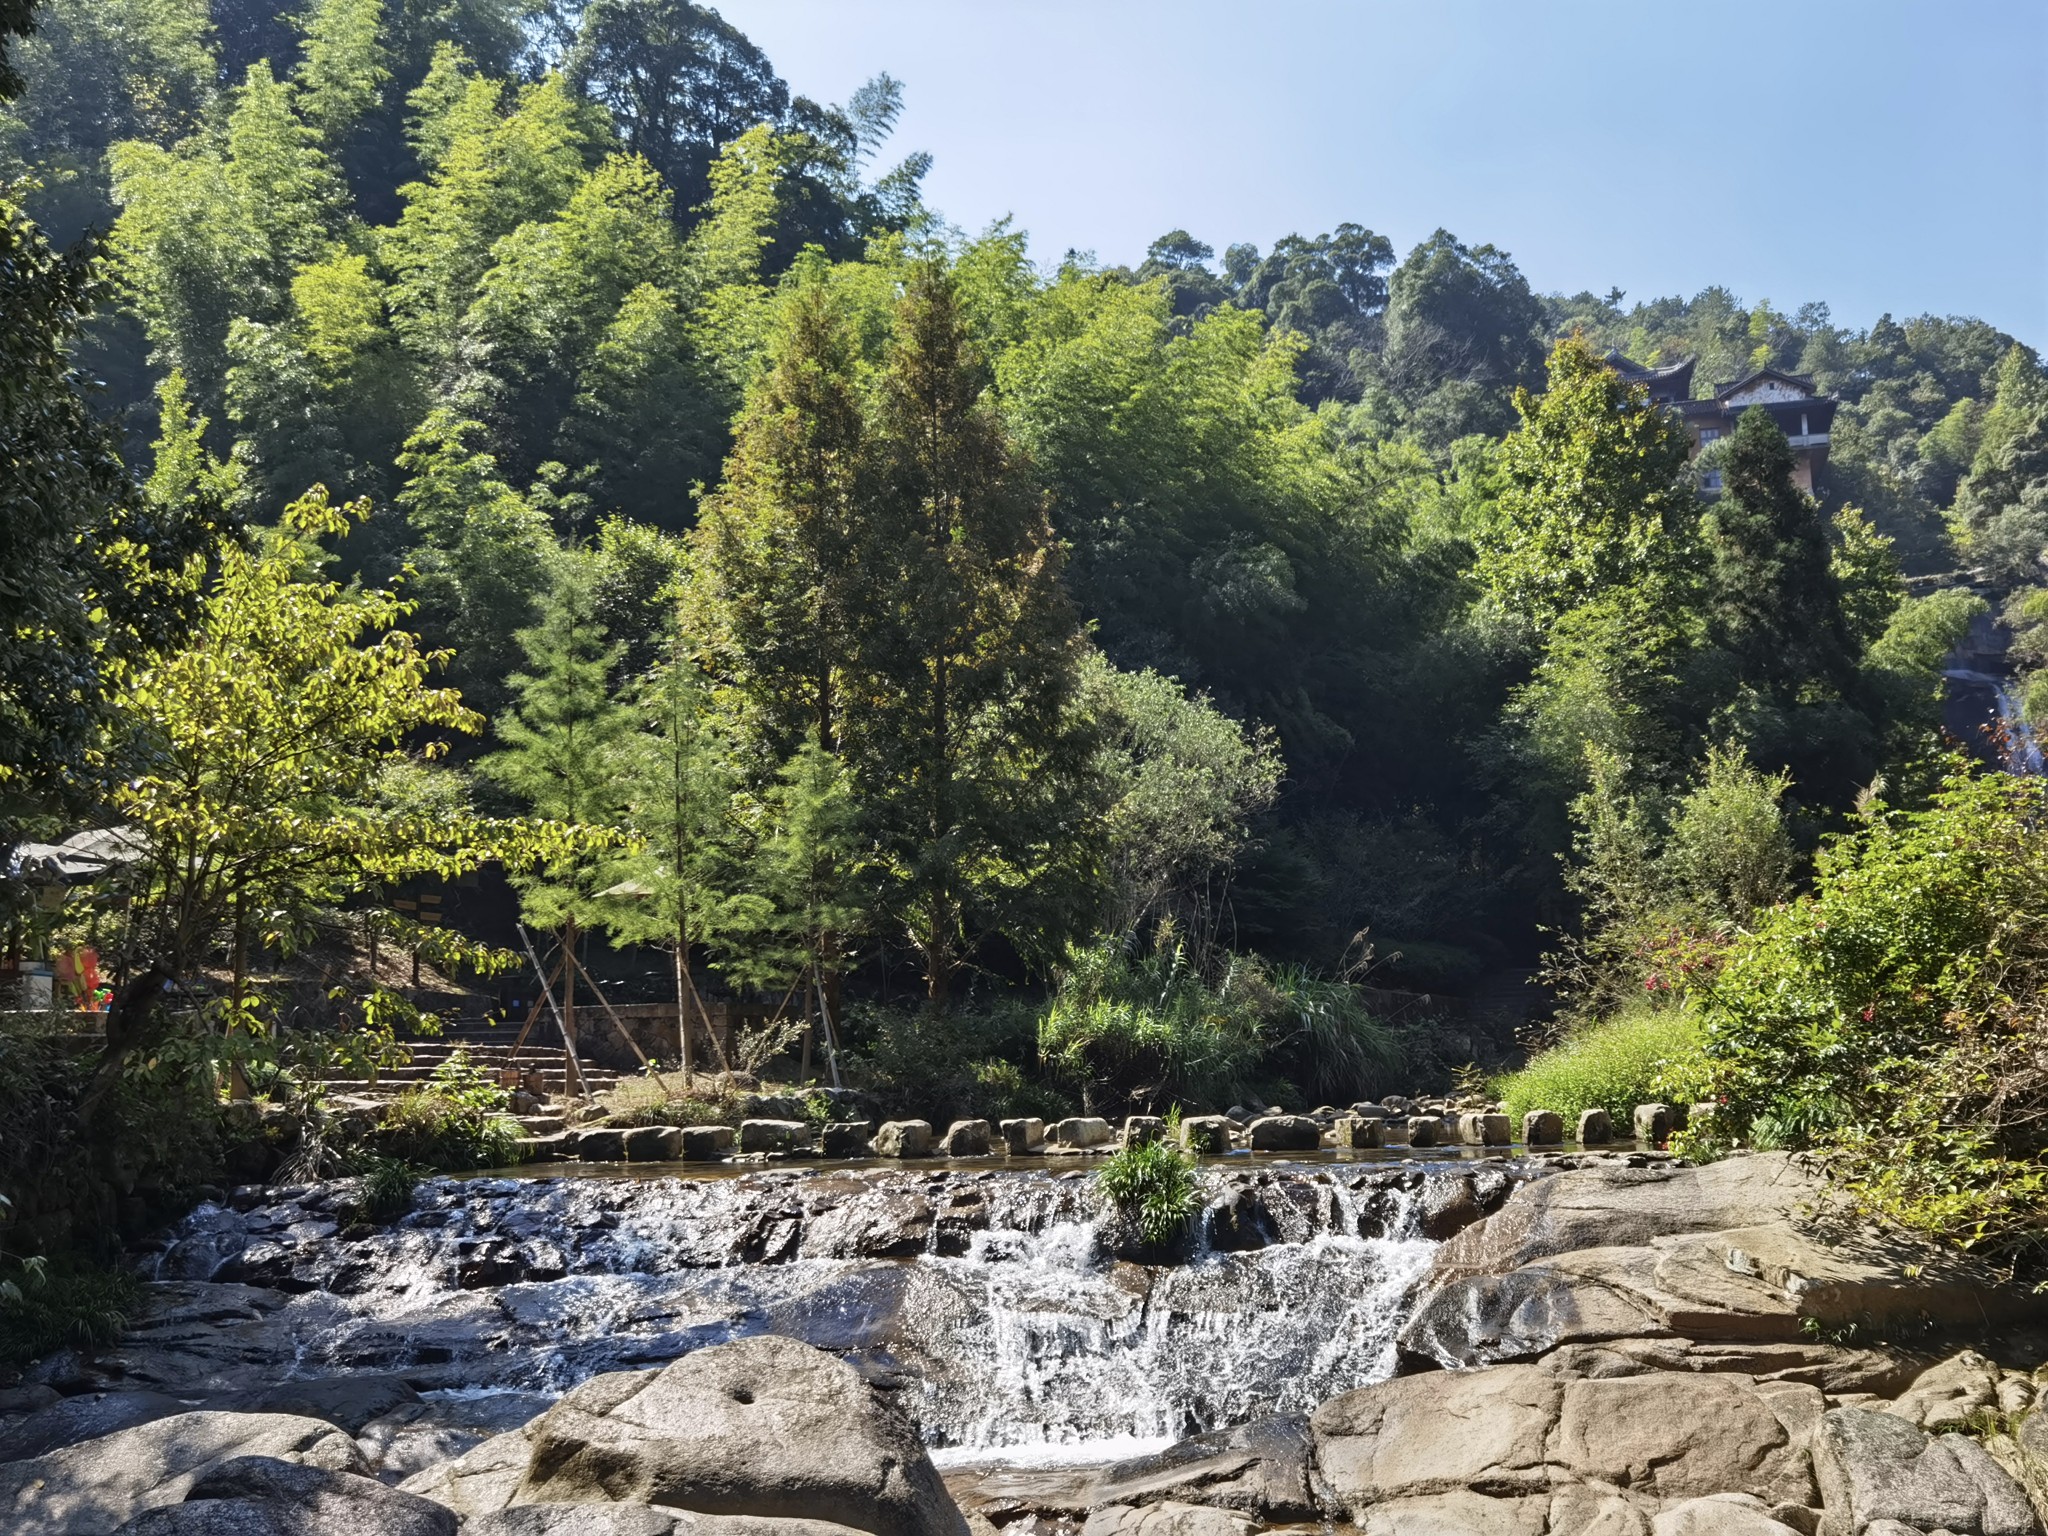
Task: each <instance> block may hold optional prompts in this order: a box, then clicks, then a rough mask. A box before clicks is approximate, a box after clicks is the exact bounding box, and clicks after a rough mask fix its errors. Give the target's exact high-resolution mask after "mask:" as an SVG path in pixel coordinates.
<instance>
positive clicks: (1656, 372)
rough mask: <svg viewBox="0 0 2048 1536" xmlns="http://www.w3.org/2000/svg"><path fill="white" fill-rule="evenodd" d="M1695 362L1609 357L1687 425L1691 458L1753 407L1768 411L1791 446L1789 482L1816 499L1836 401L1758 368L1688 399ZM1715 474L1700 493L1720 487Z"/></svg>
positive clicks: (1807, 384)
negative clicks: (1651, 363) (1649, 363)
mask: <svg viewBox="0 0 2048 1536" xmlns="http://www.w3.org/2000/svg"><path fill="white" fill-rule="evenodd" d="M1696 361H1698V360H1697V359H1696V358H1690V357H1688V358H1683V359H1681V360H1680V361H1678V362H1675V363H1669V364H1667V365H1665V366H1664V367H1662V368H1645V367H1644V366H1642V364H1640V363H1634V362H1631V361H1629V359H1627V358H1625V357H1623V356H1622V355H1621V354H1620V353H1619V352H1610V353H1608V354H1607V363H1608V366H1609V367H1611V368H1613V369H1614V371H1615V372H1616V373H1618V374H1620V375H1621V376H1622V377H1623V378H1624V379H1627V380H1628V381H1629V382H1630V383H1631V384H1640V385H1642V386H1643V388H1644V389H1645V390H1647V391H1648V392H1649V396H1650V401H1651V403H1652V404H1653V405H1662V406H1665V407H1668V408H1669V409H1670V410H1671V411H1672V412H1673V413H1674V414H1675V415H1676V416H1677V417H1678V419H1679V420H1680V421H1681V422H1683V423H1684V424H1685V429H1686V432H1687V433H1688V435H1690V436H1691V438H1692V451H1693V454H1694V456H1695V457H1697V456H1698V454H1699V451H1700V450H1701V449H1702V448H1704V447H1706V446H1707V445H1708V444H1709V443H1712V442H1715V441H1717V440H1719V439H1720V438H1722V437H1725V436H1727V435H1728V434H1729V433H1730V432H1733V431H1734V430H1735V421H1736V418H1737V417H1739V416H1740V415H1741V414H1742V413H1743V412H1744V411H1746V410H1748V409H1749V408H1750V407H1751V406H1752V405H1760V406H1762V407H1763V408H1764V409H1765V410H1767V411H1769V412H1770V413H1771V418H1772V419H1773V420H1774V421H1776V422H1777V424H1778V426H1779V428H1780V429H1781V430H1782V431H1783V432H1784V434H1785V438H1786V440H1787V441H1788V442H1790V443H1791V444H1792V458H1793V464H1792V481H1793V483H1794V484H1795V485H1797V486H1798V487H1799V489H1801V490H1802V491H1804V492H1806V493H1807V495H1809V496H1811V495H1815V494H1817V493H1816V489H1815V488H1816V487H1817V486H1818V485H1819V483H1820V474H1821V471H1822V470H1823V469H1824V468H1826V466H1827V462H1828V429H1829V428H1830V427H1831V426H1833V424H1834V420H1835V404H1836V402H1835V399H1834V397H1833V396H1831V395H1823V394H1819V393H1816V392H1815V390H1814V387H1813V380H1811V379H1809V378H1804V377H1802V376H1801V375H1799V374H1796V373H1780V372H1778V370H1777V369H1775V368H1759V369H1757V370H1756V371H1755V372H1754V373H1751V374H1749V375H1747V376H1746V377H1743V378H1740V379H1736V380H1735V381H1734V382H1732V383H1728V384H1717V385H1715V386H1714V392H1713V394H1711V395H1709V396H1708V397H1707V398H1705V399H1703V400H1695V399H1693V397H1692V370H1693V364H1694V363H1695V362H1696ZM1720 482H1721V476H1720V474H1719V472H1718V471H1712V470H1710V471H1708V473H1707V476H1706V479H1705V480H1704V481H1703V482H1702V489H1704V490H1706V491H1707V492H1708V493H1709V494H1712V493H1714V492H1716V491H1718V490H1720V489H1721V484H1720Z"/></svg>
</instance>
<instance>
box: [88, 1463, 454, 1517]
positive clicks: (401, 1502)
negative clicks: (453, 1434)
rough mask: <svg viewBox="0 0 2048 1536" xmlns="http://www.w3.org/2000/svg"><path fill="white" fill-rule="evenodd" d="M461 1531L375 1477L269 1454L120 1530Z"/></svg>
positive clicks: (211, 1476) (232, 1466) (435, 1508)
mask: <svg viewBox="0 0 2048 1536" xmlns="http://www.w3.org/2000/svg"><path fill="white" fill-rule="evenodd" d="M371 1531H374V1532H376V1533H377V1536H455V1531H456V1522H455V1516H454V1514H453V1513H452V1512H450V1511H449V1510H447V1509H444V1508H442V1506H440V1505H439V1504H436V1503H434V1502H432V1501H431V1500H428V1499H423V1498H420V1497H419V1496H418V1495H416V1494H410V1493H401V1492H399V1491H398V1490H397V1489H396V1488H387V1487H386V1486H385V1485H384V1484H382V1483H380V1482H378V1481H377V1480H376V1479H374V1478H369V1477H361V1476H358V1475H356V1474H355V1473H352V1472H337V1471H330V1470H328V1469H326V1468H323V1467H309V1466H300V1465H295V1464H293V1463H291V1462H286V1461H279V1460H276V1459H274V1458H272V1457H268V1456H239V1457H236V1458H234V1459H232V1460H229V1461H225V1462H222V1463H221V1464H220V1465H218V1466H216V1467H214V1468H212V1469H211V1470H210V1471H208V1472H207V1473H206V1474H205V1475H203V1476H202V1477H200V1478H199V1479H198V1480H197V1481H195V1482H194V1483H193V1485H192V1488H191V1491H190V1492H188V1493H187V1494H186V1495H185V1502H184V1503H182V1504H174V1505H169V1506H166V1507H162V1508H158V1509H152V1510H148V1511H146V1512H145V1513H143V1514H140V1515H138V1516H136V1517H135V1518H134V1519H133V1520H131V1521H129V1522H128V1523H127V1524H126V1525H124V1526H122V1527H121V1528H120V1536H361V1533H365V1532H371Z"/></svg>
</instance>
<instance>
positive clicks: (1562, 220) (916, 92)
mask: <svg viewBox="0 0 2048 1536" xmlns="http://www.w3.org/2000/svg"><path fill="white" fill-rule="evenodd" d="M711 3H712V4H714V5H715V6H716V7H717V9H718V10H719V11H720V12H721V13H722V14H724V15H725V16H726V18H727V19H728V20H730V21H732V22H733V23H735V24H736V25H738V26H739V27H740V28H741V29H742V30H744V31H745V32H746V33H747V34H748V35H749V36H750V37H752V38H753V39H754V41H755V42H756V43H758V44H759V45H761V47H762V48H763V49H765V50H766V52H767V53H768V56H769V57H770V58H771V59H772V60H774V62H775V65H776V67H777V69H778V70H779V71H780V72H781V73H782V75H783V77H784V78H785V79H787V80H788V81H789V82H790V85H791V87H792V88H793V89H794V90H796V91H798V92H800V93H802V94H806V95H810V96H813V97H817V98H819V99H821V100H830V101H841V100H844V99H845V98H846V96H847V95H848V94H850V93H851V92H852V91H853V89H854V88H855V87H856V86H858V85H859V84H860V83H861V81H862V80H864V79H866V78H868V77H869V76H870V75H872V74H874V73H876V72H877V71H879V70H884V69H886V70H887V71H889V72H890V73H891V74H893V75H895V76H896V77H898V78H899V79H901V80H902V81H904V83H905V85H906V87H907V92H908V110H907V111H906V112H905V114H904V117H903V120H902V122H901V124H900V125H899V126H898V130H897V137H896V142H895V145H894V146H892V148H894V149H897V150H906V149H928V150H930V151H931V152H932V153H933V155H935V156H936V157H937V160H936V164H935V165H934V167H933V170H932V174H931V176H930V178H929V180H928V181H927V183H926V186H927V193H928V196H929V198H930V200H931V201H932V202H933V204H934V205H935V206H937V207H938V208H940V209H941V210H942V211H943V212H944V213H945V214H946V215H947V216H948V217H949V218H951V219H952V220H954V221H955V222H956V223H959V224H962V225H964V226H967V227H968V228H970V229H974V228H979V227H980V226H982V225H984V224H986V223H987V222H988V221H990V220H991V219H994V218H997V217H1000V216H1001V215H1004V214H1010V215H1013V216H1014V217H1015V218H1016V220H1017V222H1018V223H1019V224H1020V225H1022V226H1023V227H1024V228H1026V229H1028V230H1029V231H1030V232H1031V235H1032V247H1033V251H1034V253H1035V254H1036V255H1037V256H1038V257H1039V258H1040V259H1043V260H1052V259H1056V258H1057V257H1058V256H1059V255H1060V254H1061V253H1062V252H1063V251H1065V250H1066V249H1068V248H1069V247H1074V248H1078V249H1082V250H1093V251H1094V252H1096V253H1097V254H1098V255H1099V256H1100V257H1101V258H1102V259H1103V260H1104V261H1107V262H1117V261H1131V260H1136V259H1137V258H1138V257H1140V256H1141V255H1142V254H1143V252H1144V249H1145V246H1146V245H1147V244H1148V243H1150V241H1151V240H1152V239H1153V238H1154V237H1155V236H1157V235H1159V234H1162V233H1164V232H1165V231H1167V230H1169V229H1172V228H1175V227H1177V226H1181V227H1185V228H1187V229H1189V230H1191V231H1192V232H1193V233H1194V234H1196V235H1197V236H1199V237H1200V238H1201V239H1204V240H1206V241H1208V242H1209V243H1210V244H1212V245H1214V246H1215V247H1216V248H1217V249H1218V250H1219V251H1220V250H1221V249H1222V248H1223V247H1224V246H1225V245H1226V244H1229V243H1230V242H1232V241H1238V240H1249V241H1251V242H1253V243H1254V244H1256V245H1258V246H1260V247H1261V248H1264V247H1266V246H1269V245H1270V244H1271V243H1272V242H1273V240H1274V239H1275V238H1277V237H1279V236H1281V235H1285V234H1288V233H1291V232H1297V231H1298V232H1301V233H1304V234H1315V233H1319V232H1321V231H1324V230H1327V229H1329V228H1330V227H1332V226H1333V225H1335V224H1338V223H1340V222H1342V221H1344V220H1347V219H1349V220H1352V221H1354V222H1357V223H1360V224H1363V225H1365V226H1367V227H1368V228H1370V229H1374V230H1377V231H1379V232H1380V233H1382V234H1385V235H1387V236H1389V237H1391V238H1392V240H1393V242H1394V245H1395V249H1396V250H1397V251H1398V252H1406V250H1407V249H1408V248H1409V247H1410V246H1412V245H1413V244H1415V242H1416V241H1418V240H1420V239H1422V238H1424V237H1425V236H1427V235H1428V234H1429V233H1430V231H1431V230H1433V229H1435V228H1437V227H1438V226H1440V225H1441V226H1443V227H1445V228H1447V229H1449V230H1451V231H1452V232H1453V233H1454V234H1456V235H1457V236H1458V237H1459V238H1461V239H1463V240H1466V241H1468V242H1471V243H1475V244H1476V243H1481V242H1487V241H1491V242H1492V243H1494V244H1496V245H1499V246H1502V247H1504V248H1506V249H1507V250H1508V251H1510V252H1512V253H1513V255H1514V257H1515V259H1516V261H1517V262H1518V263H1519V264H1520V265H1521V267H1522V270H1523V271H1524V272H1525V273H1527V274H1528V276H1529V279H1530V281H1531V282H1532V283H1533V284H1534V285H1535V286H1536V287H1537V288H1539V289H1542V290H1545V291H1564V292H1576V291H1578V290H1580V289H1585V288H1590V289H1593V290H1595V291H1597V292H1603V293H1604V292H1605V291H1606V290H1607V289H1608V288H1609V287H1610V286H1618V287H1620V288H1623V289H1625V290H1626V291H1627V292H1628V294H1629V295H1630V296H1631V297H1632V298H1648V297H1652V296H1655V295H1658V294H1665V293H1686V294H1690V293H1693V292H1696V291H1697V290H1699V289H1700V288H1702V287H1705V286H1706V285H1708V284H1710V283H1721V284H1724V285H1726V286H1727V287H1729V288H1732V289H1733V290H1734V291H1735V292H1736V293H1737V294H1738V295H1740V296H1741V297H1742V298H1743V299H1744V300H1746V301H1754V300H1756V299H1758V298H1768V299H1770V300H1771V301H1772V302H1773V303H1775V304H1777V305H1779V306H1780V307H1781V308H1784V309H1792V308H1794V307H1796V306H1797V305H1799V304H1801V303H1803V302H1806V301H1808V300H1816V299H1817V300H1824V301H1825V302H1827V303H1828V304H1829V305H1830V306H1831V307H1832V309H1833V311H1834V315H1835V318H1836V320H1837V321H1839V322H1841V323H1845V324H1851V325H1856V326H1863V325H1867V324H1869V323H1870V321H1872V320H1874V319H1875V318H1876V317H1877V316H1878V315H1879V314H1880V313H1882V312H1884V311H1886V310H1889V311H1891V312H1892V313H1894V314H1895V315H1898V316H1901V317H1903V316H1905V315H1908V314H1918V313H1920V312H1922V311H1928V310H1931V311H1935V312H1937V313H1946V314H1976V315H1981V316H1983V317H1984V318H1985V319H1987V320H1990V321H1992V322H1993V323H1994V324H1997V325H2000V326H2003V327H2004V328H2006V329H2007V330H2009V331H2011V332H2013V333H2014V334H2015V335H2017V336H2019V337H2020V338H2021V339H2022V340H2025V341H2027V342H2029V343H2031V344H2033V345H2035V346H2041V347H2048V0H1943V3H1939V4H1937V3H1923V0H1848V3H1844V0H1798V3H1796V4H1794V3H1776V4H1773V3H1765V0H1732V3H1724V4H1719V5H1713V6H1691V5H1678V4H1673V3H1670V0H1649V3H1646V0H1633V3H1620V0H1612V3H1609V0H1602V3H1589V0H1519V3H1504V0H1410V3H1407V4H1389V3H1385V0H1353V3H1340V0H1238V3H1220V0H1173V3H1168V0H1089V3H1081V0H723V3H721V0H711Z"/></svg>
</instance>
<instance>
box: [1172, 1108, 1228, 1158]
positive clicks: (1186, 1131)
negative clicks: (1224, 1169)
mask: <svg viewBox="0 0 2048 1536" xmlns="http://www.w3.org/2000/svg"><path fill="white" fill-rule="evenodd" d="M1180 1144H1181V1145H1182V1146H1184V1147H1186V1148H1187V1149H1188V1150H1189V1151H1190V1152H1194V1153H1198V1154H1199V1155H1201V1156H1203V1157H1215V1156H1217V1155H1219V1154H1221V1153H1224V1152H1228V1151H1229V1150H1230V1122H1229V1120H1227V1119H1225V1118H1224V1117H1223V1116H1222V1115H1190V1116H1188V1117H1187V1119H1185V1120H1183V1121H1181V1123H1180Z"/></svg>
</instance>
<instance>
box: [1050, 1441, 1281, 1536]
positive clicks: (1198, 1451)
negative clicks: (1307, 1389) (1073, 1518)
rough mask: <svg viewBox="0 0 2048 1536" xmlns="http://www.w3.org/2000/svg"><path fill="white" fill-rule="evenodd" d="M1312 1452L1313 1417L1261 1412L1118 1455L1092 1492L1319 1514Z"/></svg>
mask: <svg viewBox="0 0 2048 1536" xmlns="http://www.w3.org/2000/svg"><path fill="white" fill-rule="evenodd" d="M1308 1459H1309V1439H1308V1421H1307V1420H1306V1419H1304V1418H1299V1417H1295V1416H1293V1415H1287V1416H1276V1417H1273V1418H1265V1419H1257V1420H1254V1421H1253V1422H1252V1423H1250V1424H1245V1425H1240V1426H1239V1427H1237V1428H1235V1429H1219V1430H1216V1431H1213V1432H1212V1433H1210V1434H1206V1435H1197V1436H1195V1437H1194V1438H1192V1439H1189V1440H1183V1441H1181V1442H1180V1443H1179V1444H1178V1445H1173V1446H1169V1447H1168V1448H1167V1449H1166V1450H1163V1451H1160V1452H1158V1453H1156V1454H1155V1455H1151V1456H1140V1457H1136V1458H1134V1459H1132V1460H1130V1461H1120V1462H1117V1463H1116V1464H1115V1465H1113V1466H1110V1467H1108V1468H1105V1469H1104V1470H1103V1472H1102V1474H1101V1478H1100V1481H1099V1483H1097V1484H1096V1485H1095V1486H1094V1487H1093V1488H1092V1489H1091V1490H1090V1497H1091V1499H1092V1500H1093V1501H1094V1502H1097V1503H1109V1504H1132V1505H1135V1504H1149V1503H1153V1502H1155V1501H1159V1500H1166V1499H1171V1500H1175V1501H1177V1502H1180V1503H1183V1504H1208V1505H1213V1506H1215V1507H1217V1508H1219V1509H1232V1510H1237V1511H1239V1512H1241V1513H1244V1514H1248V1515H1257V1516H1258V1517H1260V1518H1261V1519H1262V1520H1266V1521H1272V1522H1279V1521H1285V1520H1313V1519H1314V1518H1315V1515H1316V1509H1315V1500H1314V1496H1313V1495H1312V1494H1311V1492H1310V1490H1309V1476H1308Z"/></svg>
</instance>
